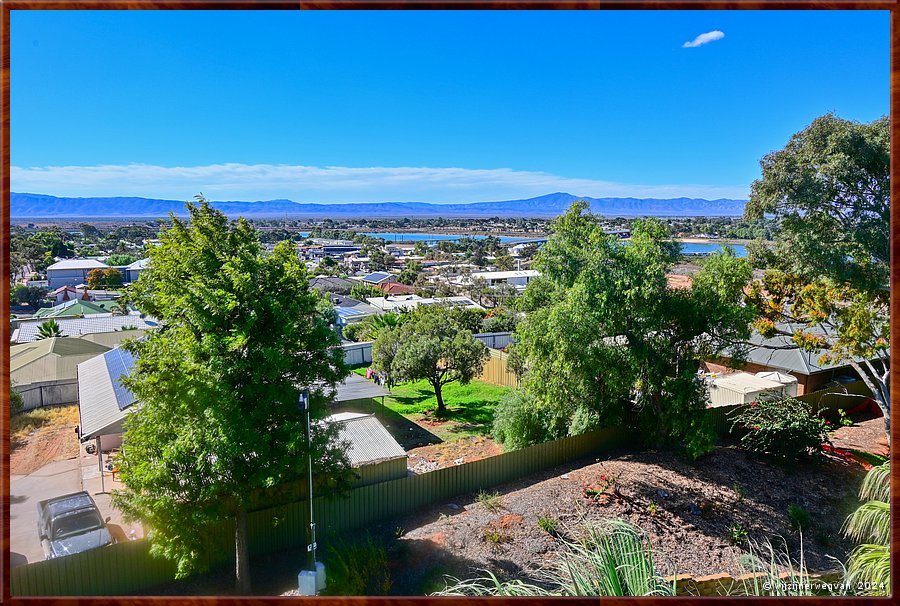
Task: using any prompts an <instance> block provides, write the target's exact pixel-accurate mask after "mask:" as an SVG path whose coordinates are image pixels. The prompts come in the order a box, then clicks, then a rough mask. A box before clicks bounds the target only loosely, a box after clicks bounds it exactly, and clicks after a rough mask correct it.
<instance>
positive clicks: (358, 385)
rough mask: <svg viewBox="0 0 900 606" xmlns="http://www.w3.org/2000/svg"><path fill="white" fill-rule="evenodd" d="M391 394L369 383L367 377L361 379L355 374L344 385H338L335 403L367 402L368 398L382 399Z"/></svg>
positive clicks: (352, 373) (345, 380)
mask: <svg viewBox="0 0 900 606" xmlns="http://www.w3.org/2000/svg"><path fill="white" fill-rule="evenodd" d="M389 395H391V392H389V391H388V390H387V389H385V388H384V387H382V386H381V385H376V384H375V383H373V382H372V381H369V380H368V379H366V378H365V377H361V376H359V375H358V374H356V373H355V372H351V373H350V375H349V376H348V377H347V378H346V379H344V381H343V383H338V385H337V394H336V395H335V398H334V401H335V403H336V404H340V403H341V402H350V401H351V400H365V399H368V398H380V397H381V396H389Z"/></svg>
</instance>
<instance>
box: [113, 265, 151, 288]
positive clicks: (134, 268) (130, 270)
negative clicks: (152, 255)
mask: <svg viewBox="0 0 900 606" xmlns="http://www.w3.org/2000/svg"><path fill="white" fill-rule="evenodd" d="M149 264H150V259H139V260H137V261H135V262H134V263H132V264H131V265H126V266H125V267H120V268H117V269H119V271H121V272H122V279H123V280H124V281H125V283H131V282H134V281H136V280H137V279H138V276H140V275H141V272H142V271H144V270H145V269H147V266H148V265H149Z"/></svg>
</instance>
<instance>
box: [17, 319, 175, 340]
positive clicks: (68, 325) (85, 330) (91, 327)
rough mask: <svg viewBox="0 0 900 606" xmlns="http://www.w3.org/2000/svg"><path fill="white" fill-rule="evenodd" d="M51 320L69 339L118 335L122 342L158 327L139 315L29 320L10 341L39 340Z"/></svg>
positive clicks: (19, 322) (26, 320) (21, 323)
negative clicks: (42, 328)
mask: <svg viewBox="0 0 900 606" xmlns="http://www.w3.org/2000/svg"><path fill="white" fill-rule="evenodd" d="M51 319H52V320H53V321H54V322H56V323H57V325H59V329H60V332H61V333H62V334H63V335H65V336H67V337H82V336H88V335H93V334H97V333H117V335H121V338H120V339H119V340H120V341H121V340H123V339H127V338H132V337H136V336H139V335H141V334H143V333H142V332H139V331H144V330H150V329H153V328H156V327H157V326H158V323H157V322H156V320H154V319H152V318H150V317H141V316H139V315H128V316H114V315H112V314H93V315H88V316H84V317H83V318H35V319H30V318H29V319H23V320H19V321H18V322H17V325H16V326H15V328H14V329H13V331H12V335H11V337H10V341H11V342H12V343H31V342H32V341H36V340H38V339H37V337H38V331H39V330H40V327H41V324H43V323H44V322H49V321H50V320H51ZM106 344H108V343H106Z"/></svg>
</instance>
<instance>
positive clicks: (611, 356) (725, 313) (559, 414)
mask: <svg viewBox="0 0 900 606" xmlns="http://www.w3.org/2000/svg"><path fill="white" fill-rule="evenodd" d="M586 209H587V204H586V203H584V202H576V203H574V204H573V205H572V206H571V207H570V208H569V209H568V211H567V212H566V213H565V214H564V215H562V216H560V217H559V218H557V219H556V220H555V221H554V222H553V224H552V235H551V237H550V238H549V241H548V242H547V244H546V245H545V246H544V247H543V248H542V249H541V251H540V252H539V253H538V254H537V256H536V258H535V262H534V263H535V264H534V266H535V268H536V269H538V270H539V271H540V272H541V277H540V278H539V279H538V280H534V281H532V282H530V283H529V284H528V287H527V288H526V290H525V293H524V295H523V297H522V299H521V305H522V309H523V310H525V311H526V312H527V315H526V316H525V318H524V320H522V321H521V322H520V323H519V325H518V327H517V330H516V334H517V337H518V343H517V345H516V346H515V348H514V350H513V359H512V363H513V365H514V366H515V367H517V368H518V369H519V371H520V372H521V373H522V374H523V384H524V388H525V390H526V393H527V396H528V398H525V399H522V398H519V399H510V400H509V403H510V405H511V406H515V407H516V409H517V410H519V411H521V414H527V415H529V416H530V418H532V419H537V420H539V421H540V423H541V425H542V428H541V429H542V432H541V438H542V439H552V438H557V437H562V436H565V435H574V434H578V433H582V432H584V431H587V430H589V429H593V428H596V427H599V426H609V425H613V424H616V423H623V422H628V421H629V420H631V419H634V418H637V420H639V422H640V423H641V424H642V425H643V426H644V428H645V431H644V435H648V436H652V437H653V438H654V439H655V440H656V441H660V440H664V439H667V438H675V439H678V440H680V441H682V442H684V443H685V444H686V445H687V447H688V449H689V452H690V453H691V454H692V455H693V456H696V455H698V454H700V453H702V452H703V451H704V450H706V449H707V448H708V447H709V446H711V442H712V432H711V429H710V428H709V427H708V426H707V425H706V424H705V423H706V416H705V415H704V414H703V411H704V410H705V406H706V394H705V388H704V386H703V384H702V382H701V381H700V379H698V377H697V369H698V362H699V360H700V359H702V358H703V357H705V356H709V355H712V354H715V353H717V352H719V351H721V350H723V349H724V348H726V347H727V346H729V345H730V344H731V343H732V342H733V341H735V340H737V339H740V338H745V337H746V336H747V334H748V333H749V324H750V322H751V320H752V317H753V310H752V309H750V308H748V307H746V306H744V305H742V299H743V296H744V295H743V288H744V286H745V285H746V284H747V282H748V281H749V279H750V276H751V271H750V267H749V265H748V264H747V262H746V261H745V260H743V259H739V258H737V257H736V256H735V255H734V253H733V251H730V250H729V249H726V251H725V252H723V253H721V254H718V255H713V256H712V257H711V258H709V259H708V260H707V262H706V263H705V264H704V267H703V268H702V270H701V271H700V273H699V274H698V275H696V276H695V278H694V281H693V285H692V287H691V288H688V289H677V288H672V287H670V286H668V284H667V280H666V273H667V271H668V270H669V269H670V268H671V267H672V266H673V265H675V264H676V263H677V261H678V260H679V256H680V245H679V244H678V243H677V242H673V241H671V240H669V237H668V236H669V234H668V232H667V230H666V228H665V226H664V225H663V224H662V223H661V222H660V221H658V220H655V219H643V220H638V221H636V222H635V224H634V227H633V232H632V239H631V242H630V243H624V242H622V241H621V240H619V239H618V238H617V237H615V236H610V235H608V234H606V233H604V231H603V227H602V223H601V221H600V218H599V217H598V216H597V215H593V214H590V213H588V212H585V211H586ZM531 409H537V413H535V412H534V410H531ZM498 416H501V417H502V416H504V412H503V411H498ZM532 433H534V432H532Z"/></svg>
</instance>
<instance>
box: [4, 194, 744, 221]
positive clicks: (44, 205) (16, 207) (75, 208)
mask: <svg viewBox="0 0 900 606" xmlns="http://www.w3.org/2000/svg"><path fill="white" fill-rule="evenodd" d="M575 200H585V201H586V202H589V203H590V205H591V210H592V211H593V212H595V213H599V214H601V215H606V216H618V217H637V216H664V217H676V216H680V217H690V216H708V217H715V216H718V217H732V216H740V215H741V214H743V212H744V204H745V203H746V201H745V200H730V199H724V198H723V199H719V200H703V199H700V198H671V199H658V198H589V197H586V196H573V195H572V194H566V193H555V194H547V195H544V196H538V197H537V198H528V199H526V200H506V201H502V202H474V203H471V204H429V203H425V202H377V203H371V204H299V203H296V202H291V201H290V200H266V201H261V202H212V205H213V207H215V208H217V209H219V210H221V211H222V212H224V213H225V214H227V215H229V216H238V215H240V216H244V217H279V216H290V217H305V218H326V217H328V218H332V219H350V218H358V217H367V218H395V217H448V218H449V217H462V218H469V217H471V218H477V217H555V216H557V215H559V214H561V213H563V212H565V210H566V208H568V206H569V205H570V204H571V203H572V202H573V201H575ZM170 212H174V213H175V214H176V215H179V216H184V215H185V214H186V212H185V210H184V202H183V201H179V200H155V199H150V198H57V197H55V196H46V195H43V194H17V193H13V194H11V195H10V216H11V217H12V218H18V219H30V218H34V219H38V218H52V217H72V218H76V217H85V218H87V217H165V216H166V215H167V214H168V213H170Z"/></svg>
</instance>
